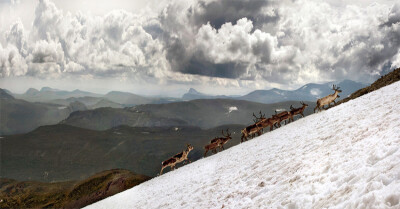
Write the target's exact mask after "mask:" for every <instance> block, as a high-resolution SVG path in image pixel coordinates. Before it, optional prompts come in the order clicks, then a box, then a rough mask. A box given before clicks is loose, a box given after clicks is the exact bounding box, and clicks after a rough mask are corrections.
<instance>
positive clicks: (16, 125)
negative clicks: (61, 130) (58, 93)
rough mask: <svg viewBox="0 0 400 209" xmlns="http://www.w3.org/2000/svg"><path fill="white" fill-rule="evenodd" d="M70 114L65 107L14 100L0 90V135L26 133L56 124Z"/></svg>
mask: <svg viewBox="0 0 400 209" xmlns="http://www.w3.org/2000/svg"><path fill="white" fill-rule="evenodd" d="M70 112H71V109H70V108H68V107H66V106H61V105H55V104H45V103H32V102H27V101H25V100H21V99H15V98H14V97H13V96H11V95H9V94H7V93H6V92H5V91H3V90H2V89H0V113H1V114H0V135H9V134H17V133H26V132H29V131H32V130H33V129H35V128H37V127H39V126H42V125H50V124H56V123H59V122H60V121H61V120H63V119H65V118H67V117H68V115H69V113H70Z"/></svg>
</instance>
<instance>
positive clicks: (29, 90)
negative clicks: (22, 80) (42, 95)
mask: <svg viewBox="0 0 400 209" xmlns="http://www.w3.org/2000/svg"><path fill="white" fill-rule="evenodd" d="M38 92H39V90H37V89H35V88H29V89H28V90H26V92H25V94H29V95H33V94H37V93H38Z"/></svg>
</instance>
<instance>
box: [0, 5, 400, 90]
mask: <svg viewBox="0 0 400 209" xmlns="http://www.w3.org/2000/svg"><path fill="white" fill-rule="evenodd" d="M395 2H396V1H389V0H381V1H370V0H354V1H351V0H348V1H345V0H329V1H319V0H265V1H261V0H165V1H162V0H143V1H142V0H136V1H132V0H119V1H109V0H86V1H81V0H71V1H65V0H39V1H37V0H11V1H10V0H0V34H1V37H0V43H1V45H0V87H2V88H7V89H9V90H11V91H14V92H23V91H26V89H27V88H29V87H35V88H41V87H43V86H50V87H53V88H61V89H67V90H73V89H77V88H79V89H81V90H88V91H94V92H98V93H105V92H108V91H111V90H121V91H130V92H133V93H139V94H151V95H169V96H180V95H181V94H183V93H184V92H185V91H187V90H188V88H190V87H194V88H196V89H198V90H200V91H203V92H205V93H211V94H244V93H247V92H249V91H251V90H255V89H269V88H273V87H276V88H282V89H295V88H298V87H300V86H301V85H304V84H306V83H311V82H314V83H323V82H328V81H340V80H343V79H351V80H355V81H362V82H372V81H373V80H375V79H376V78H378V77H379V76H380V75H381V74H384V73H385V72H388V71H389V70H391V69H394V68H396V67H400V51H399V48H400V4H399V3H397V4H395Z"/></svg>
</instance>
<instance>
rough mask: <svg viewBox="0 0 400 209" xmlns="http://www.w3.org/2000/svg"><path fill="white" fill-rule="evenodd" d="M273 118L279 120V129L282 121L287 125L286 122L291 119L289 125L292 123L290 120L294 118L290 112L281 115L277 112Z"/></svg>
mask: <svg viewBox="0 0 400 209" xmlns="http://www.w3.org/2000/svg"><path fill="white" fill-rule="evenodd" d="M272 117H275V118H279V122H278V127H281V122H282V121H285V125H286V120H287V119H289V122H288V123H290V118H291V117H292V115H291V113H290V112H289V111H283V112H281V113H277V112H276V110H275V115H273V116H272Z"/></svg>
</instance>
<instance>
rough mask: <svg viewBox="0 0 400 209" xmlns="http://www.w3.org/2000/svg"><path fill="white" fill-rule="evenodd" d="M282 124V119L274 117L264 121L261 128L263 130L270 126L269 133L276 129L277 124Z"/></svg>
mask: <svg viewBox="0 0 400 209" xmlns="http://www.w3.org/2000/svg"><path fill="white" fill-rule="evenodd" d="M279 122H280V118H278V117H272V118H268V119H265V120H263V121H262V123H261V126H262V127H263V128H266V127H268V126H270V129H269V131H272V130H273V129H274V126H275V127H276V124H277V123H279Z"/></svg>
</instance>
